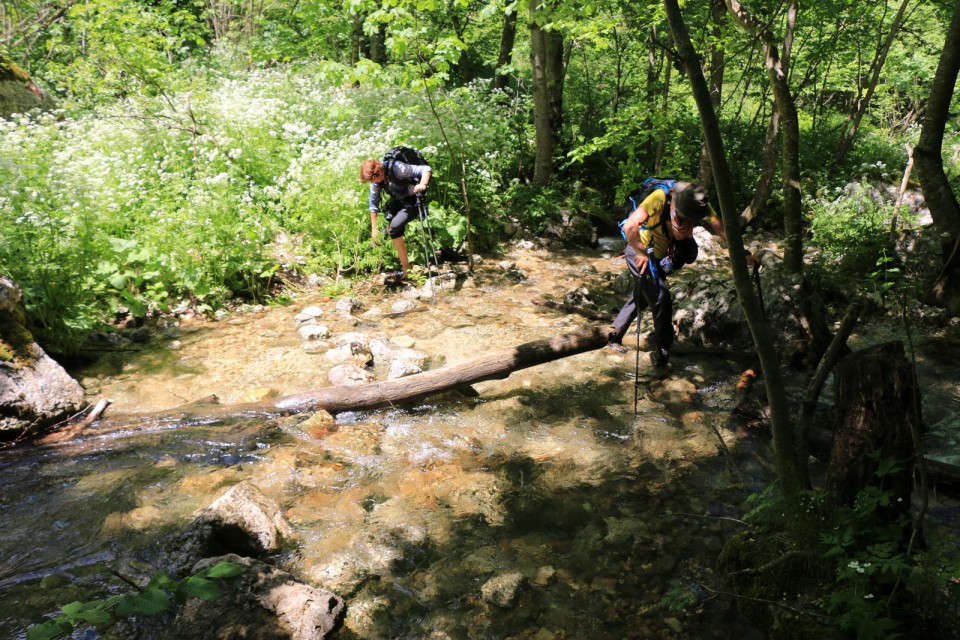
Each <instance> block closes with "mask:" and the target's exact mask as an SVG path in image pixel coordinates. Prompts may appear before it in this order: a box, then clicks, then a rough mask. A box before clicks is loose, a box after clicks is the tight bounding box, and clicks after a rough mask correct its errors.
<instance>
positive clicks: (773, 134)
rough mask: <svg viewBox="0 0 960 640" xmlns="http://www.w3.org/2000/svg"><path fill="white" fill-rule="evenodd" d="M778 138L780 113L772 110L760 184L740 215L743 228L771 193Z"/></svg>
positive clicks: (756, 214)
mask: <svg viewBox="0 0 960 640" xmlns="http://www.w3.org/2000/svg"><path fill="white" fill-rule="evenodd" d="M779 138H780V112H779V111H777V110H776V108H774V109H773V111H772V112H771V113H770V123H769V124H768V125H767V133H766V135H765V136H764V141H763V155H762V156H761V159H760V182H759V183H758V184H757V190H756V191H754V193H753V199H752V200H750V204H748V205H747V208H746V209H744V210H743V213H741V214H740V224H741V226H745V225H747V224H749V223H750V222H752V221H753V220H754V219H755V218H756V217H757V216H759V215H760V212H761V211H762V210H763V207H764V205H766V204H767V200H769V199H770V194H771V193H772V192H773V178H774V176H775V175H776V174H777V155H778V153H779V151H780V150H779V148H778V146H777V142H778V140H779Z"/></svg>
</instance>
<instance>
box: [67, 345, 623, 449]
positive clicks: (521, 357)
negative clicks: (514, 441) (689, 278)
mask: <svg viewBox="0 0 960 640" xmlns="http://www.w3.org/2000/svg"><path fill="white" fill-rule="evenodd" d="M606 343H607V336H606V332H605V330H604V329H603V328H600V327H595V328H592V329H585V330H581V331H575V332H572V333H566V334H561V335H557V336H554V337H552V338H545V339H542V340H534V341H532V342H526V343H524V344H521V345H518V346H516V347H512V348H510V349H503V350H501V351H495V352H493V353H488V354H484V355H481V356H478V357H476V358H472V359H470V360H467V361H465V362H460V363H456V364H452V365H448V366H446V367H442V368H440V369H435V370H433V371H426V372H424V373H419V374H416V375H412V376H407V377H404V378H398V379H396V380H385V381H378V382H370V383H367V384H361V385H355V386H334V387H324V388H321V389H315V390H313V391H308V392H306V393H299V394H294V395H288V396H283V397H281V398H273V399H270V400H264V401H260V402H249V403H240V404H232V405H219V404H211V403H209V402H207V403H198V402H191V403H189V404H186V405H183V406H180V407H176V408H173V409H170V410H166V411H159V412H153V413H127V414H118V415H115V416H105V417H103V418H101V419H100V420H99V421H98V422H97V423H96V424H95V426H94V428H95V429H96V430H97V431H109V430H113V429H117V428H123V427H129V426H130V425H134V424H136V425H143V426H146V427H150V426H159V425H164V424H175V423H191V424H215V423H219V422H224V421H229V420H242V419H270V418H277V417H281V416H286V415H293V414H300V413H310V412H315V411H321V410H324V411H328V412H329V413H331V414H334V415H336V414H338V413H343V412H345V411H360V410H364V409H377V408H381V407H386V406H391V405H394V404H398V403H406V402H412V401H416V400H421V399H423V398H426V397H427V396H431V395H435V394H437V393H441V392H444V391H449V390H453V389H463V388H466V387H468V386H469V385H471V384H474V383H477V382H482V381H484V380H494V379H502V378H506V377H508V376H509V375H510V374H511V373H513V372H514V371H519V370H521V369H526V368H529V367H533V366H536V365H539V364H544V363H547V362H551V361H553V360H559V359H561V358H566V357H569V356H573V355H577V354H579V353H584V352H586V351H593V350H595V349H599V348H601V347H603V346H604V345H605V344H606ZM74 435H77V434H74Z"/></svg>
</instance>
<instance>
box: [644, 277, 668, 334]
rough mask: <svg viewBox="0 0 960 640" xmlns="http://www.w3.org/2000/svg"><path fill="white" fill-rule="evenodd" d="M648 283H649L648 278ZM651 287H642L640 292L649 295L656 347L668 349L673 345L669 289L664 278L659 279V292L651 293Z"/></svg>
mask: <svg viewBox="0 0 960 640" xmlns="http://www.w3.org/2000/svg"><path fill="white" fill-rule="evenodd" d="M648 282H650V283H651V285H652V281H650V279H649V278H648ZM651 289H652V286H651V287H644V288H643V289H642V290H643V292H644V293H645V294H646V293H647V292H648V291H649V292H650V294H651V298H654V297H655V299H650V300H649V302H650V306H651V307H652V308H653V333H654V335H655V336H656V338H657V346H658V347H659V348H661V349H669V348H670V346H671V345H672V344H673V338H674V332H673V300H672V298H671V297H670V289H669V287H668V286H667V280H666V279H665V278H661V279H660V290H659V295H657V293H658V292H656V291H651Z"/></svg>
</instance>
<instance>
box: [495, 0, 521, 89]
mask: <svg viewBox="0 0 960 640" xmlns="http://www.w3.org/2000/svg"><path fill="white" fill-rule="evenodd" d="M516 38H517V11H516V9H514V10H513V11H510V12H509V13H505V14H503V31H502V32H501V33H500V54H499V55H498V56H497V69H496V72H495V74H494V78H493V86H494V88H496V89H501V90H503V89H506V88H507V87H508V86H509V84H510V76H509V74H507V72H506V71H505V69H506V68H507V66H508V65H509V64H510V60H511V59H513V43H514V40H516Z"/></svg>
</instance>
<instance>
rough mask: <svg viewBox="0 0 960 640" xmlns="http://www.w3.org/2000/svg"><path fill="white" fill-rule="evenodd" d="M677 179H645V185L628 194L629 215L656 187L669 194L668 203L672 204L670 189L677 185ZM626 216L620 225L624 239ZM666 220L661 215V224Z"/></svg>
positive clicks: (625, 235) (625, 237)
mask: <svg viewBox="0 0 960 640" xmlns="http://www.w3.org/2000/svg"><path fill="white" fill-rule="evenodd" d="M676 184H677V181H676V180H675V179H674V178H647V179H646V180H644V181H643V185H642V186H641V187H640V188H639V189H635V190H633V191H631V192H630V195H628V196H627V207H628V209H629V211H628V212H627V216H629V215H630V214H631V213H633V212H634V211H636V209H637V207H639V206H640V204H641V203H642V202H643V201H644V200H646V199H647V196H649V195H650V194H651V193H653V192H654V191H655V190H656V189H661V190H662V191H663V193H664V194H666V196H667V204H668V205H669V204H670V189H673V187H674V186H676ZM626 221H627V220H626V218H624V219H623V220H621V221H620V224H619V225H618V226H619V227H620V235H621V236H623V239H624V240H626V239H627V234H625V233H624V232H623V225H624V223H625V222H626ZM664 222H665V220H664V219H663V217H662V216H661V218H660V222H659V224H663V223H664Z"/></svg>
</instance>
